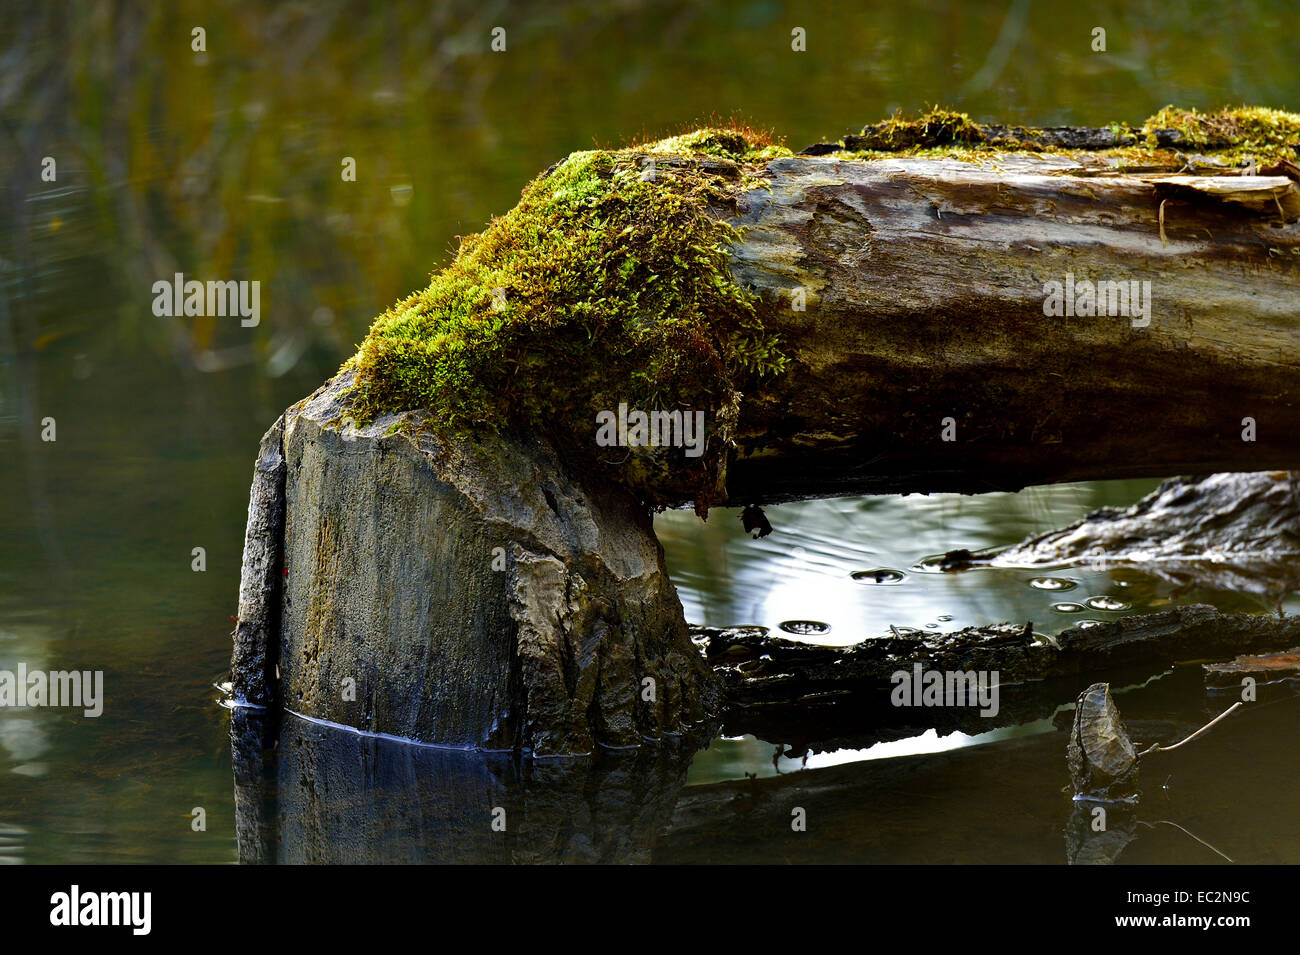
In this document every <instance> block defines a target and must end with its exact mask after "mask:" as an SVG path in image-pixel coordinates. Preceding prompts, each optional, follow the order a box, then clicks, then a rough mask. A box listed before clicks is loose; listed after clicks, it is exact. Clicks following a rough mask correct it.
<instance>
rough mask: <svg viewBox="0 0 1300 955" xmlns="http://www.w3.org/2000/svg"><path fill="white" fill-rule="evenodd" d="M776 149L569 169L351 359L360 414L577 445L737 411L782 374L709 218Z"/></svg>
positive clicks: (588, 161)
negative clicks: (602, 426)
mask: <svg viewBox="0 0 1300 955" xmlns="http://www.w3.org/2000/svg"><path fill="white" fill-rule="evenodd" d="M774 148H776V149H779V148H780V147H773V146H772V144H770V143H765V142H761V141H757V140H755V139H753V138H750V137H748V136H746V135H745V134H744V133H743V132H738V131H734V130H725V129H711V130H700V131H697V132H696V133H692V134H687V135H685V136H678V137H673V138H672V139H670V140H664V141H661V142H660V143H654V144H650V145H649V146H644V147H641V148H639V149H629V150H619V151H590V152H580V153H574V154H573V155H571V156H569V157H568V158H567V159H566V160H564V161H563V162H562V163H560V164H559V165H558V166H557V167H555V168H554V169H552V170H550V171H549V172H548V173H546V174H543V175H541V176H539V177H538V178H537V179H535V180H534V181H533V182H531V183H529V185H528V186H527V187H526V188H525V189H524V191H523V195H522V198H521V200H520V202H519V204H518V205H517V206H516V207H515V208H514V209H513V210H511V211H510V212H508V213H506V214H505V215H503V216H500V217H498V218H496V219H494V220H492V222H491V223H490V224H489V225H488V226H487V228H486V229H484V231H483V232H482V233H481V234H479V235H475V236H471V237H469V238H467V239H465V240H464V241H463V243H462V245H461V247H460V250H459V252H458V253H457V255H456V257H455V259H454V261H453V262H452V263H451V264H450V265H449V266H448V267H447V268H445V269H444V270H442V271H441V272H438V273H437V274H435V275H434V276H433V279H432V282H431V283H430V285H429V286H428V288H426V289H424V290H423V291H420V292H417V293H415V294H414V295H412V296H410V297H409V298H407V299H404V300H403V301H401V302H398V303H397V304H396V305H394V306H392V307H391V308H389V309H388V310H387V311H386V312H385V313H384V314H383V315H381V316H380V317H379V318H378V319H377V320H376V321H375V323H374V325H373V326H372V327H371V329H370V332H369V334H368V335H367V337H366V339H365V341H363V342H362V344H361V346H360V349H359V351H358V352H357V354H356V355H355V356H354V357H353V358H352V359H350V360H349V362H348V365H349V366H352V367H354V368H355V370H356V373H357V386H356V390H355V392H354V396H353V398H354V407H355V411H356V412H357V414H358V417H359V418H360V419H371V418H373V417H374V416H376V415H378V414H381V413H385V412H399V411H404V410H408V409H414V408H427V409H429V410H430V411H431V412H432V415H431V418H432V420H433V421H435V422H436V423H437V424H438V426H440V427H443V428H445V429H447V430H449V431H450V432H452V433H456V434H462V435H463V434H470V433H474V432H476V431H480V430H490V431H496V430H500V429H501V428H503V427H505V426H506V425H508V424H512V423H514V424H523V425H531V426H535V427H538V428H543V429H547V430H553V431H554V430H557V429H558V430H560V431H561V432H563V433H565V434H575V433H580V432H581V431H585V430H588V429H590V428H591V427H592V422H593V420H594V414H595V412H596V411H599V410H604V409H613V408H617V406H618V404H619V403H620V402H627V403H628V404H629V405H631V406H634V407H639V408H644V409H655V408H669V409H672V408H692V409H701V410H706V411H712V410H715V409H717V408H719V407H721V406H724V405H726V404H728V403H730V402H733V401H734V399H735V397H736V395H737V393H738V392H739V391H740V390H741V386H742V385H743V384H744V382H745V381H746V379H748V378H751V377H754V376H762V375H765V374H771V373H774V372H777V371H779V370H780V369H781V368H782V367H783V364H784V361H785V359H784V358H783V357H782V355H781V352H780V349H779V348H778V346H777V343H776V342H775V341H774V340H773V339H772V338H771V337H770V336H769V335H767V334H766V333H765V332H764V330H763V328H762V326H761V323H760V321H759V318H758V313H757V309H756V298H755V296H754V295H753V294H752V293H750V292H748V291H746V290H745V289H742V288H741V287H740V286H738V285H737V284H736V283H735V282H734V281H733V280H732V278H731V273H730V269H729V268H728V260H729V256H730V249H731V245H732V243H733V242H734V240H735V239H736V236H737V233H736V231H735V229H734V228H733V227H731V226H730V225H728V224H727V223H726V222H725V221H723V220H724V218H725V215H720V214H719V212H721V213H726V212H727V211H728V210H727V208H726V207H727V206H728V205H729V204H734V202H735V198H736V195H737V193H738V192H739V191H740V190H741V189H743V188H744V186H745V184H746V182H747V181H749V180H750V179H751V178H752V173H753V169H752V167H750V168H749V169H748V170H747V169H746V167H744V166H743V165H742V164H743V163H748V162H753V161H755V160H756V159H757V158H759V157H761V156H764V155H768V154H769V151H770V150H772V149H774ZM661 157H662V158H661ZM652 159H653V160H654V162H653V163H652V162H650V161H649V160H652ZM711 210H712V211H711Z"/></svg>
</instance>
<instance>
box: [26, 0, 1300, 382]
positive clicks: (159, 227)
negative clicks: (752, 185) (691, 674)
mask: <svg viewBox="0 0 1300 955" xmlns="http://www.w3.org/2000/svg"><path fill="white" fill-rule="evenodd" d="M1293 12H1294V11H1293V8H1291V7H1290V5H1289V4H1287V3H1270V2H1253V3H1252V2H1247V3H1243V4H1239V5H1235V6H1234V7H1233V8H1232V11H1231V12H1230V13H1227V12H1224V11H1223V10H1222V9H1221V8H1220V7H1218V6H1217V5H1214V4H1211V3H1191V4H1188V5H1185V6H1180V7H1179V8H1177V9H1174V8H1170V7H1168V6H1166V5H1163V4H1160V3H1157V2H1153V0H1149V2H1138V3H1118V2H1116V3H1103V4H1099V5H1090V6H1088V7H1087V8H1086V9H1085V8H1084V7H1083V5H1066V4H1046V3H1040V4H1031V3H1028V2H1024V0H1013V2H1010V3H1000V4H964V3H957V2H947V3H945V2H937V3H918V2H902V3H888V4H885V3H880V4H867V5H848V4H836V3H831V2H823V3H810V4H809V3H780V2H775V0H730V2H721V3H713V4H707V5H706V4H693V3H684V2H653V0H624V2H617V3H609V4H583V3H572V2H554V3H535V4H528V3H524V4H520V3H503V2H495V3H493V2H478V0H453V2H448V3H433V4H429V3H396V4H391V5H383V6H376V5H374V4H370V3H365V2H359V0H322V2H318V3H302V2H298V3H285V4H275V5H265V4H260V3H254V2H247V0H232V2H227V3H222V4H219V5H218V4H213V3H198V2H185V0H182V2H175V3H167V4H156V3H148V2H107V0H104V2H87V3H79V4H63V3H20V4H15V5H9V9H8V11H7V13H6V17H5V23H4V24H3V26H2V27H0V31H2V33H0V56H2V57H3V62H4V64H5V67H4V78H3V83H0V118H2V123H0V138H3V140H4V143H3V148H0V165H2V166H3V171H4V174H5V179H4V182H5V189H6V195H5V202H4V204H3V207H0V216H3V226H4V227H3V229H0V257H3V260H4V265H3V268H4V271H3V289H4V292H5V295H6V298H7V300H8V301H7V303H6V307H5V308H4V310H3V311H0V323H2V324H3V325H4V331H3V332H2V333H0V335H3V336H4V337H0V350H7V351H8V353H9V355H10V356H12V355H13V354H15V353H22V352H24V351H26V350H29V349H42V348H46V347H50V346H52V345H54V344H55V343H56V342H58V341H60V340H62V339H64V338H69V337H71V338H73V339H74V340H75V341H77V342H80V343H84V344H78V345H77V348H78V349H79V350H85V349H86V348H92V349H96V350H98V351H100V352H104V351H106V350H107V351H113V350H117V349H119V348H120V349H123V350H126V351H142V352H146V353H151V354H154V355H166V354H168V353H171V354H173V355H175V356H176V359H177V360H178V361H179V362H181V363H182V364H183V365H188V366H190V367H192V368H194V369H196V370H198V371H219V370H221V369H224V368H228V367H230V366H233V365H238V364H242V363H248V362H254V363H257V365H258V366H259V367H260V368H261V369H262V370H263V371H265V372H267V373H269V374H270V375H272V376H277V375H282V374H284V373H285V372H286V371H287V370H289V369H290V368H292V367H293V366H294V365H295V364H296V363H297V362H298V361H300V360H302V359H303V358H304V356H306V357H308V358H314V359H315V360H314V361H311V362H310V365H311V367H312V370H313V373H315V372H316V371H318V370H320V369H322V368H328V366H329V365H330V364H332V363H334V362H335V361H337V360H338V358H340V357H342V356H343V355H346V354H347V353H348V352H350V351H351V350H352V347H353V346H354V345H355V343H356V342H357V341H358V340H359V338H360V335H361V334H362V332H363V331H364V329H365V327H366V325H367V324H368V323H369V321H370V320H371V319H372V318H373V317H374V316H375V315H377V314H378V313H379V312H381V311H382V310H383V309H384V308H385V307H386V306H388V305H389V304H391V303H392V302H394V301H396V300H397V299H399V298H400V297H402V296H403V295H405V294H406V293H408V292H410V291H411V290H412V289H414V288H419V287H421V286H423V285H424V284H425V283H426V280H427V275H428V274H429V273H430V272H431V271H432V270H433V269H434V268H435V267H437V266H439V265H441V264H444V263H445V262H446V261H448V259H449V258H450V256H451V254H452V253H453V252H454V249H455V246H456V237H457V236H459V235H465V234H468V233H471V232H476V231H478V230H479V228H480V227H481V226H482V224H483V223H484V222H485V221H486V220H487V219H488V217H489V216H490V215H491V214H493V213H499V212H502V211H504V210H505V209H508V208H510V207H511V206H513V205H514V203H515V201H516V200H517V198H518V195H519V190H520V189H521V188H522V187H523V185H524V184H525V183H526V182H528V181H529V180H530V179H531V178H532V177H533V176H534V175H535V174H536V173H537V172H538V171H539V170H540V169H543V168H545V167H546V166H548V165H550V163H552V162H553V161H555V160H556V159H558V158H560V157H561V156H563V155H566V154H567V153H569V152H570V151H572V150H574V149H580V148H590V147H591V146H593V145H601V146H608V145H617V144H620V143H622V142H626V141H629V140H633V139H638V138H640V139H645V138H648V137H652V136H657V135H663V134H669V133H674V132H679V131H681V130H683V129H685V128H689V127H691V126H694V125H697V124H698V123H699V121H701V120H705V119H708V118H709V117H711V116H714V115H717V116H719V117H721V118H724V119H726V118H731V117H732V116H733V115H734V116H738V117H740V118H743V119H746V120H749V121H752V122H753V123H755V124H756V125H758V126H761V127H765V128H770V129H774V130H776V131H777V132H778V133H779V134H781V135H783V136H785V137H786V138H787V139H788V141H789V145H791V146H793V147H794V148H796V149H797V148H799V147H800V146H801V145H803V144H804V143H805V142H812V141H814V140H816V139H819V138H823V137H826V136H831V137H838V136H839V135H841V134H842V133H844V132H848V131H851V130H855V129H858V128H860V127H861V126H862V125H864V124H865V123H869V122H874V121H876V120H878V119H880V118H882V117H884V116H885V115H888V114H889V113H891V112H892V111H893V110H895V109H896V108H900V107H902V108H907V109H914V108H917V107H920V106H922V105H924V104H926V103H931V102H943V103H945V104H947V105H951V106H953V107H955V108H960V109H962V110H963V111H965V112H967V113H969V114H970V115H971V116H972V117H973V118H975V119H976V120H977V121H989V120H995V119H996V120H999V121H1005V122H1025V123H1037V124H1050V123H1062V122H1091V123H1108V122H1111V121H1115V120H1121V121H1129V122H1133V123H1137V122H1140V121H1141V119H1142V118H1143V117H1145V116H1148V115H1150V114H1151V113H1153V112H1154V111H1155V110H1156V109H1159V108H1160V107H1162V106H1164V105H1165V104H1167V103H1176V104H1178V105H1179V106H1182V107H1199V108H1213V107H1216V106H1219V105H1231V104H1236V103H1240V102H1246V101H1248V102H1252V103H1258V104H1261V105H1268V106H1276V107H1286V106H1288V105H1289V106H1293V107H1294V106H1296V105H1297V104H1296V102H1295V100H1296V99H1297V97H1296V96H1295V92H1296V70H1295V64H1296V63H1297V62H1300V55H1298V54H1300V43H1298V41H1297V40H1296V38H1295V33H1294V31H1292V30H1291V29H1289V27H1290V24H1291V21H1292V17H1293ZM497 25H500V26H503V27H504V28H505V29H506V31H507V50H506V51H505V52H504V53H494V52H492V50H491V47H490V44H491V30H492V28H493V27H494V26H497ZM196 26H201V27H203V29H204V30H206V52H205V53H195V52H193V50H192V49H191V30H192V29H193V28H194V27H196ZM795 26H802V27H804V29H805V30H806V31H807V52H806V53H795V52H792V51H791V48H790V31H791V29H792V28H793V27H795ZM1095 26H1101V27H1103V28H1104V29H1106V31H1107V51H1106V52H1105V53H1096V52H1093V50H1092V48H1091V45H1092V33H1091V31H1092V30H1093V28H1094V27H1095ZM44 156H53V157H55V158H56V160H57V162H58V172H59V175H58V181H57V182H56V183H42V182H41V181H40V179H39V172H40V160H41V158H42V157H44ZM345 156H351V157H354V158H355V159H356V163H357V181H356V182H344V181H342V179H341V177H340V163H341V160H342V158H343V157H345ZM176 271H182V272H185V273H186V275H187V276H192V277H197V278H200V279H205V278H249V279H258V280H260V281H261V282H262V290H263V311H264V314H265V316H266V317H264V319H263V322H262V324H261V326H260V327H259V328H256V329H253V330H251V331H249V330H246V329H241V328H239V327H238V325H237V323H232V322H229V321H225V322H223V321H222V320H220V319H215V320H214V319H198V320H195V321H191V322H185V321H161V322H160V320H159V319H157V318H155V317H154V316H153V315H152V313H151V311H150V309H149V307H148V306H149V301H150V296H149V288H150V286H151V284H152V282H153V281H154V280H156V279H158V278H165V277H170V276H171V275H172V273H173V272H176ZM15 306H18V307H15ZM160 328H161V331H162V332H163V333H162V334H159V332H160Z"/></svg>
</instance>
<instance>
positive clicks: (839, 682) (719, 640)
mask: <svg viewBox="0 0 1300 955" xmlns="http://www.w3.org/2000/svg"><path fill="white" fill-rule="evenodd" d="M700 633H701V635H702V636H705V637H707V644H706V647H707V652H708V656H709V659H710V661H711V662H712V663H713V665H714V668H715V670H716V671H717V672H718V673H719V674H720V675H721V676H722V678H723V681H724V684H725V686H726V692H727V700H728V706H727V711H726V715H725V721H724V722H725V732H726V733H727V734H729V735H738V734H741V733H753V734H754V735H756V736H759V737H761V738H763V739H769V740H786V741H791V740H794V741H798V742H799V743H801V744H803V743H807V744H808V745H809V746H811V747H812V748H814V749H818V750H821V749H829V748H834V747H837V746H852V745H859V746H860V745H864V744H865V743H867V742H874V741H877V740H881V739H891V738H900V737H903V736H907V735H911V734H913V733H915V732H916V731H917V729H918V728H923V727H934V728H936V729H939V730H941V731H944V732H948V731H951V730H960V731H962V732H966V733H970V734H975V733H982V732H987V731H988V730H991V729H994V728H996V727H998V726H1002V725H1008V724H1012V723H1024V722H1030V721H1032V720H1035V719H1042V718H1045V717H1048V716H1051V715H1052V713H1053V711H1054V710H1055V709H1056V708H1057V706H1058V704H1060V703H1061V702H1063V701H1066V700H1069V699H1072V698H1073V697H1074V695H1075V694H1076V693H1077V692H1078V691H1079V690H1080V689H1082V688H1083V687H1084V686H1086V685H1087V684H1088V683H1089V682H1091V678H1093V677H1102V678H1105V679H1114V678H1115V677H1117V676H1118V675H1120V674H1126V675H1133V676H1136V677H1143V676H1150V675H1152V674H1154V673H1157V672H1159V671H1161V670H1163V669H1165V668H1167V667H1169V666H1173V665H1174V664H1177V663H1180V662H1185V661H1190V660H1203V659H1221V660H1223V659H1229V658H1231V657H1233V656H1235V655H1237V654H1240V653H1245V652H1261V651H1268V650H1277V649H1282V648H1287V647H1291V646H1294V645H1295V644H1296V643H1297V641H1300V618H1296V617H1287V618H1278V617H1272V616H1263V615H1254V614H1224V613H1220V612H1219V611H1217V610H1215V609H1214V608H1212V607H1208V606H1204V605H1195V606H1190V607H1177V608H1174V609H1171V610H1165V611H1161V612H1159V613H1152V614H1145V615H1141V616H1132V617H1122V618H1120V619H1118V620H1115V621H1112V622H1110V623H1104V624H1100V625H1098V626H1094V627H1087V628H1073V629H1070V630H1066V631H1064V632H1062V633H1061V634H1059V635H1058V636H1057V637H1056V638H1055V643H1052V642H1047V641H1044V640H1041V639H1035V638H1034V637H1033V636H1032V635H1029V634H1027V633H1025V628H1023V627H1018V626H1013V625H1011V624H1002V625H998V626H990V627H970V628H967V629H965V630H961V631H958V632H955V633H947V634H932V633H925V634H921V635H917V636H914V637H913V636H900V637H880V638H876V639H871V640H864V641H862V642H861V643H858V644H855V645H854V646H851V647H819V646H814V645H811V644H805V643H796V642H794V641H790V640H783V639H780V638H776V637H769V636H767V635H766V633H765V631H764V630H763V629H762V628H759V627H753V628H734V629H725V630H719V629H709V630H701V631H700ZM918 664H919V665H920V667H921V669H922V671H930V670H933V671H938V672H941V673H956V672H959V671H960V672H969V671H985V672H989V671H994V670H996V671H998V674H999V684H1000V686H999V700H998V713H997V714H995V715H993V716H989V717H986V716H981V715H980V708H979V707H978V706H964V707H953V706H938V707H928V706H908V707H896V706H894V705H893V704H892V703H891V700H890V694H891V691H892V689H893V686H894V684H893V683H892V682H891V677H892V676H893V674H894V673H896V672H898V671H903V672H905V673H909V674H910V673H912V672H913V668H914V667H915V666H917V665H918Z"/></svg>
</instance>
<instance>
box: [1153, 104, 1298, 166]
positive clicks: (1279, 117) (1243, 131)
mask: <svg viewBox="0 0 1300 955" xmlns="http://www.w3.org/2000/svg"><path fill="white" fill-rule="evenodd" d="M1142 134H1143V136H1144V138H1145V141H1146V144H1147V146H1149V147H1150V148H1152V149H1154V148H1155V147H1156V146H1157V145H1158V144H1159V145H1167V146H1172V147H1175V148H1177V149H1180V150H1182V151H1188V150H1196V151H1198V152H1204V153H1223V154H1224V156H1223V157H1222V158H1224V159H1226V160H1228V161H1229V162H1232V161H1242V160H1245V159H1251V158H1253V159H1255V160H1256V161H1259V162H1263V161H1265V160H1277V159H1289V160H1292V161H1294V160H1295V159H1296V156H1297V154H1298V151H1300V114H1296V113H1288V112H1285V111H1283V110H1280V109H1268V108H1266V107H1262V106H1242V107H1238V108H1236V109H1221V110H1218V111H1217V112H1213V113H1198V112H1197V111H1196V110H1194V109H1178V108H1176V107H1174V106H1166V107H1165V108H1164V109H1162V110H1160V112H1158V113H1156V114H1155V115H1154V116H1152V117H1150V118H1149V119H1148V120H1147V121H1146V122H1145V123H1144V124H1143V125H1142Z"/></svg>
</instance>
